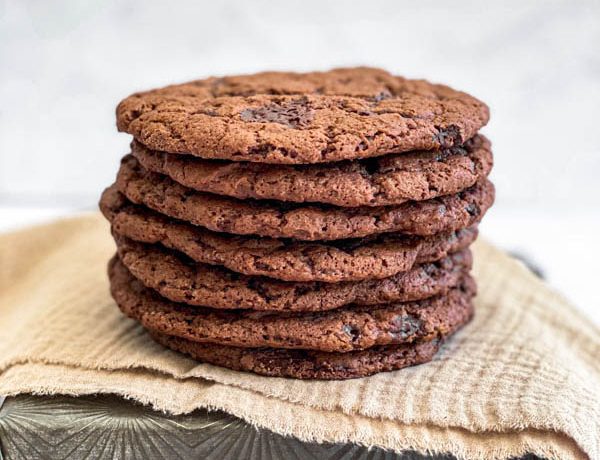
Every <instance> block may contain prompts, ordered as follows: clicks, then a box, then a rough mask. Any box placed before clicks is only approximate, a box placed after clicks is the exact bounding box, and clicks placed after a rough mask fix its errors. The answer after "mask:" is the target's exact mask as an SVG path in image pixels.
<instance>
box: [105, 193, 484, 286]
mask: <svg viewBox="0 0 600 460" xmlns="http://www.w3.org/2000/svg"><path fill="white" fill-rule="evenodd" d="M100 208H101V210H102V212H103V213H104V215H105V216H106V218H107V219H108V220H109V221H110V223H111V226H112V230H113V232H114V233H116V234H117V235H120V236H124V237H127V238H130V239H132V240H135V241H139V242H143V243H160V244H161V245H163V246H165V247H167V248H169V249H174V250H177V251H180V252H182V253H184V254H186V255H187V256H188V257H190V258H191V259H193V260H195V261H197V262H202V263H206V264H211V265H222V266H225V267H226V268H228V269H230V270H232V271H234V272H238V273H243V274H245V275H253V276H268V277H271V278H276V279H280V280H285V281H324V282H328V283H332V282H339V281H360V280H364V279H382V278H387V277H390V276H393V275H395V274H396V273H400V272H404V271H407V270H409V269H410V268H411V267H412V266H413V265H414V264H420V263H424V262H433V261H436V260H439V259H441V258H443V257H445V256H446V255H448V254H449V253H453V252H456V251H460V250H462V249H465V248H466V247H468V246H469V245H470V244H471V243H472V242H473V241H474V240H475V238H476V237H477V228H476V227H469V228H465V229H461V230H457V231H455V232H451V233H443V234H438V235H433V236H431V237H417V236H409V235H401V234H394V233H391V234H382V235H377V236H373V237H365V238H360V239H354V240H338V241H333V242H329V243H326V242H314V243H313V242H302V241H290V240H279V239H273V238H257V237H252V236H237V235H230V234H227V233H216V232H212V231H210V230H206V229H204V228H202V227H197V226H195V225H191V224H188V223H185V222H182V221H178V220H175V219H170V218H167V217H165V216H163V215H161V214H158V213H156V212H154V211H152V210H149V209H147V208H144V207H142V206H139V205H134V204H132V203H130V202H129V201H127V199H126V198H125V197H124V196H123V195H122V194H121V193H120V192H119V191H117V190H116V187H114V186H112V187H109V188H108V189H106V190H105V191H104V193H103V194H102V198H101V200H100Z"/></svg>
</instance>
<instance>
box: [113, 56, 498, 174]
mask: <svg viewBox="0 0 600 460" xmlns="http://www.w3.org/2000/svg"><path fill="white" fill-rule="evenodd" d="M488 119H489V110H488V108H487V106H486V105H485V104H484V103H482V102H481V101H479V100H477V99H475V98H474V97H472V96H469V95H468V94H465V93H462V92H459V91H455V90H453V89H451V88H448V87H447V86H443V85H436V84H432V83H429V82H426V81H424V80H407V79H405V78H402V77H397V76H393V75H390V74H389V73H387V72H385V71H383V70H380V69H370V68H354V69H336V70H332V71H329V72H313V73H284V72H268V73H260V74H255V75H246V76H237V77H227V78H208V79H206V80H197V81H193V82H190V83H185V84H181V85H173V86H168V87H166V88H162V89H157V90H153V91H147V92H143V93H136V94H133V95H132V96H130V97H128V98H127V99H125V100H123V101H122V102H121V103H120V104H119V106H118V107H117V127H118V128H119V130H120V131H125V132H128V133H130V134H132V135H133V136H134V137H135V138H136V139H138V140H139V141H140V142H142V143H143V144H144V145H146V146H148V147H149V148H151V149H153V150H163V151H166V152H172V153H189V154H192V155H195V156H199V157H202V158H215V159H228V160H236V161H252V162H259V163H282V164H301V163H322V162H330V161H338V160H344V159H356V158H368V157H374V156H379V155H383V154H387V153H398V152H406V151H410V150H435V149H439V148H447V147H452V146H454V145H460V144H462V143H463V142H464V141H466V140H467V139H470V138H471V137H473V136H474V135H475V133H476V132H477V131H478V130H479V129H480V128H481V127H482V126H484V125H485V124H486V123H487V121H488Z"/></svg>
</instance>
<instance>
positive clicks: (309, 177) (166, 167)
mask: <svg viewBox="0 0 600 460" xmlns="http://www.w3.org/2000/svg"><path fill="white" fill-rule="evenodd" d="M131 147H132V150H131V151H132V153H133V155H134V156H135V157H136V158H137V159H138V160H139V162H140V163H141V164H142V165H143V166H144V168H145V169H147V170H149V171H153V172H156V173H160V174H164V175H168V176H169V177H171V179H173V180H174V181H175V182H178V183H180V184H182V185H184V186H186V187H189V188H192V189H194V190H198V191H202V192H211V193H215V194H217V195H227V196H232V197H235V198H240V199H245V198H255V199H268V200H271V199H272V200H280V201H293V202H299V203H302V202H318V203H328V204H333V205H336V206H348V207H357V206H383V205H390V204H401V203H404V202H406V201H411V200H415V201H422V200H428V199H431V198H436V197H438V196H443V195H451V194H454V193H458V192H460V191H462V190H464V189H466V188H469V187H471V186H472V185H474V184H475V183H476V182H477V181H479V180H482V179H484V178H485V177H487V175H488V174H489V173H490V170H491V168H492V163H493V159H492V152H491V148H490V143H489V141H488V140H487V139H485V138H484V137H482V136H475V137H474V138H472V139H471V140H470V141H468V142H466V143H465V145H464V146H459V147H452V148H448V149H443V150H430V151H420V152H408V153H403V154H398V155H386V156H383V157H379V158H373V159H369V160H359V161H343V162H338V163H329V164H318V165H267V164H260V163H248V162H223V161H217V160H202V159H198V158H194V157H191V156H186V155H173V154H168V153H165V152H155V151H152V150H149V149H147V148H146V147H145V146H143V145H142V144H140V143H139V142H135V141H134V142H133V143H132V146H131Z"/></svg>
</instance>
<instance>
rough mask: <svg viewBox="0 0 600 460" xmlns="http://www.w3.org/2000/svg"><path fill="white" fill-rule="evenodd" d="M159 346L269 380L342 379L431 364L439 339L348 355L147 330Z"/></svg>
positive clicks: (376, 348)
mask: <svg viewBox="0 0 600 460" xmlns="http://www.w3.org/2000/svg"><path fill="white" fill-rule="evenodd" d="M150 335H151V336H152V338H153V339H154V340H155V341H156V342H158V343H160V344H161V345H163V346H165V347H167V348H170V349H172V350H175V351H178V352H180V353H184V354H186V355H188V356H190V357H191V358H193V359H195V360H197V361H201V362H203V363H207V364H213V365H215V366H220V367H226V368H228V369H233V370H235V371H245V372H253V373H255V374H260V375H266V376H269V377H290V378H295V379H316V380H344V379H353V378H358V377H366V376H369V375H373V374H377V373H379V372H389V371H394V370H398V369H402V368H404V367H409V366H415V365H417V364H423V363H426V362H428V361H431V360H432V359H433V357H434V356H435V354H436V353H437V351H438V350H439V348H440V346H441V345H442V343H443V340H442V339H440V338H435V339H433V340H430V341H426V342H416V343H412V344H409V345H388V346H379V347H373V348H369V349H367V350H361V351H351V352H348V353H329V352H322V351H311V350H289V349H282V348H239V347H232V346H227V345H216V344H211V343H198V342H192V341H191V340H186V339H183V338H180V337H174V336H170V335H166V334H160V333H157V332H154V331H150Z"/></svg>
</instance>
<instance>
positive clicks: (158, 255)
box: [116, 237, 472, 311]
mask: <svg viewBox="0 0 600 460" xmlns="http://www.w3.org/2000/svg"><path fill="white" fill-rule="evenodd" d="M116 242H117V251H118V254H119V257H120V259H121V262H122V264H123V265H124V266H125V267H127V269H128V270H129V272H131V274H132V275H133V276H135V277H136V278H137V279H138V280H140V281H141V282H142V283H143V284H144V285H146V286H147V287H149V288H152V289H154V290H156V291H157V292H159V293H160V294H161V295H162V296H163V297H165V298H168V299H170V300H172V301H174V302H183V303H186V304H189V305H192V306H206V307H212V308H218V309H240V308H243V309H252V310H272V311H323V310H331V309H335V308H339V307H342V306H344V305H348V304H351V303H360V304H368V305H373V304H379V303H389V302H406V301H410V300H418V299H425V298H427V297H431V296H434V295H438V294H444V293H446V292H447V291H448V290H449V289H451V288H453V287H455V286H457V285H458V284H459V283H460V280H461V279H462V277H463V274H464V273H465V272H466V271H468V270H469V269H470V268H471V262H472V258H471V253H470V251H468V250H465V251H463V252H459V253H455V254H452V255H451V256H449V257H446V258H444V259H442V260H439V261H437V262H433V263H427V264H421V265H417V266H415V267H413V268H412V269H411V270H409V271H407V272H404V273H398V274H396V275H394V276H391V277H389V278H385V279H382V280H364V281H358V282H342V283H321V282H305V283H295V282H287V281H279V280H274V279H271V278H263V277H251V276H245V275H239V274H237V273H234V272H231V271H229V270H226V269H223V268H221V267H215V266H211V265H204V264H199V263H195V262H191V263H190V262H189V261H188V260H186V258H185V257H183V256H179V255H178V254H177V253H175V252H172V251H168V250H166V249H163V248H161V247H160V246H153V245H146V244H142V243H136V242H134V241H131V240H126V239H124V238H121V237H117V238H116Z"/></svg>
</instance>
